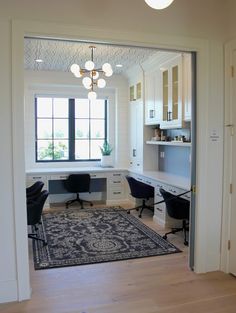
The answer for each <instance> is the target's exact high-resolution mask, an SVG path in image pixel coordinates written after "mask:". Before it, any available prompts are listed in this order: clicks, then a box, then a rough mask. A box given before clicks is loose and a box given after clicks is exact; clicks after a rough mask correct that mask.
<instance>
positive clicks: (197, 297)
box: [0, 211, 236, 313]
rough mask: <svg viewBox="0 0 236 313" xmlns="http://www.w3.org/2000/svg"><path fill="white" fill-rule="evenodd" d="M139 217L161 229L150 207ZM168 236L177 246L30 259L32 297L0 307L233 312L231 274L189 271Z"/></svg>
mask: <svg viewBox="0 0 236 313" xmlns="http://www.w3.org/2000/svg"><path fill="white" fill-rule="evenodd" d="M133 212H134V213H133V214H136V212H135V211H133ZM142 220H143V222H145V224H147V225H148V226H150V227H151V228H153V229H154V230H157V231H158V232H159V233H163V232H164V230H163V229H161V228H160V227H158V226H157V225H156V224H154V223H153V222H152V215H151V212H150V213H149V212H148V211H147V212H146V213H145V214H144V215H143V218H142ZM169 240H170V241H171V242H172V243H174V244H175V245H177V246H178V247H179V248H180V249H182V250H183V252H182V253H177V254H172V255H166V256H157V257H148V258H142V259H135V260H127V261H117V262H111V263H102V264H95V265H84V266H74V267H65V268H59V269H49V270H39V271H35V270H34V269H33V264H32V259H30V272H31V286H32V299H31V300H29V301H23V302H21V303H9V304H2V305H0V312H4V313H32V312H33V313H123V312H124V313H236V279H235V278H234V277H232V276H230V275H226V274H223V273H221V272H214V273H208V274H202V275H197V274H195V273H193V272H192V271H190V270H189V269H188V265H187V264H188V251H187V248H186V247H185V246H184V245H183V243H182V238H181V237H180V235H178V236H177V235H171V236H170V237H169Z"/></svg>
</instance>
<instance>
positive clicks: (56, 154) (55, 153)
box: [39, 142, 67, 160]
mask: <svg viewBox="0 0 236 313" xmlns="http://www.w3.org/2000/svg"><path fill="white" fill-rule="evenodd" d="M66 150H67V146H66V145H65V144H64V143H62V142H59V143H58V145H53V143H49V144H48V147H47V148H44V149H41V150H40V151H39V159H40V160H61V159H64V156H65V151H66Z"/></svg>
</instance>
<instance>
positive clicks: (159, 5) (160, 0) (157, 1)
mask: <svg viewBox="0 0 236 313" xmlns="http://www.w3.org/2000/svg"><path fill="white" fill-rule="evenodd" d="M173 1H174V0H145V2H146V3H147V4H148V5H149V6H150V7H151V8H153V9H156V10H162V9H165V8H167V7H168V6H169V5H171V3H172V2H173Z"/></svg>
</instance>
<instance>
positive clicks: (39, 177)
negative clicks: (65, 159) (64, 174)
mask: <svg viewBox="0 0 236 313" xmlns="http://www.w3.org/2000/svg"><path fill="white" fill-rule="evenodd" d="M33 179H42V176H33Z"/></svg>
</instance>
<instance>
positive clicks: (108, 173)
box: [26, 167, 128, 204]
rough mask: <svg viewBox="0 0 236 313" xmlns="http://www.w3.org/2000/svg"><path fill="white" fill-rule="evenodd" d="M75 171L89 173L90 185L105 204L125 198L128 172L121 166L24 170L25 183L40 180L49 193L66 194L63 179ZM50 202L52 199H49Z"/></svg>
mask: <svg viewBox="0 0 236 313" xmlns="http://www.w3.org/2000/svg"><path fill="white" fill-rule="evenodd" d="M76 173H89V174H90V176H91V178H92V187H93V188H94V190H95V191H96V192H100V193H102V196H101V199H100V198H99V199H98V200H104V201H106V203H107V204H112V203H115V202H117V201H124V200H127V192H126V191H127V188H126V180H125V175H126V174H128V171H127V169H123V168H102V167H81V168H78V167H76V168H38V169H32V170H27V171H26V177H27V179H26V184H27V186H29V185H32V184H33V183H34V182H35V181H37V180H41V181H43V182H44V184H45V189H47V190H49V194H50V195H52V194H63V193H64V194H66V190H65V189H64V190H63V180H65V179H66V178H67V177H68V175H69V174H76ZM57 181H58V182H57ZM60 181H61V186H60ZM91 191H93V190H91ZM92 194H93V192H92ZM92 194H91V195H92ZM67 197H68V195H67ZM58 198H59V197H58ZM93 200H94V199H93ZM50 202H52V201H51V200H50ZM53 202H54V201H53ZM59 202H60V201H59Z"/></svg>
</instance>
